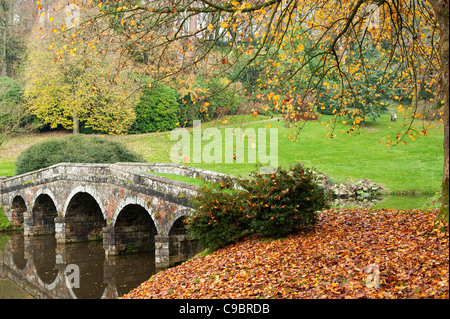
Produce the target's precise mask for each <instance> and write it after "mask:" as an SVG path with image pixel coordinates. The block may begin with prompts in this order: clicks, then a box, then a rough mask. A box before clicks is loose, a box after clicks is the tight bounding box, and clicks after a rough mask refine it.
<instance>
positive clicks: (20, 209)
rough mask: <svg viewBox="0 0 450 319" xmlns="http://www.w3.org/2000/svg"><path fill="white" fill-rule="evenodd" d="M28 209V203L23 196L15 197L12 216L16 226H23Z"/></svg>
mask: <svg viewBox="0 0 450 319" xmlns="http://www.w3.org/2000/svg"><path fill="white" fill-rule="evenodd" d="M26 211H27V205H26V204H25V200H24V199H23V198H22V196H19V195H18V196H16V197H14V199H13V201H12V205H11V218H12V223H13V226H14V227H15V228H18V227H20V226H23V221H24V213H25V212H26Z"/></svg>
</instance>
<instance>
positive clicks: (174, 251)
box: [167, 209, 198, 264]
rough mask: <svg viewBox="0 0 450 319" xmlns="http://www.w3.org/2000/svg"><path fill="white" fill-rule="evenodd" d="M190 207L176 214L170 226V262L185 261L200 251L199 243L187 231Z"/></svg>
mask: <svg viewBox="0 0 450 319" xmlns="http://www.w3.org/2000/svg"><path fill="white" fill-rule="evenodd" d="M189 212H190V210H189V209H182V210H179V211H177V212H176V214H174V216H173V218H172V220H171V222H170V225H168V226H170V228H168V233H167V234H168V237H169V263H170V264H177V263H179V262H182V261H185V260H187V259H189V258H191V257H192V256H194V255H195V254H196V253H197V252H198V243H197V241H196V240H194V239H192V238H190V237H189V236H188V234H187V231H186V224H185V220H186V217H187V216H188V215H189Z"/></svg>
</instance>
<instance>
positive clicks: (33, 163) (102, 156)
mask: <svg viewBox="0 0 450 319" xmlns="http://www.w3.org/2000/svg"><path fill="white" fill-rule="evenodd" d="M142 161H143V159H142V157H141V156H140V155H138V154H136V153H134V152H132V151H130V150H128V149H127V148H126V147H125V146H123V145H122V144H120V143H118V142H115V141H111V140H107V139H103V138H99V137H95V136H91V137H89V138H86V137H83V136H82V135H72V136H69V137H66V138H62V139H51V140H47V141H44V142H41V143H38V144H34V145H32V146H30V147H29V148H27V149H26V150H25V151H23V152H22V153H21V154H20V155H19V156H18V158H17V160H16V167H17V170H16V173H17V174H23V173H26V172H30V171H34V170H37V169H41V168H44V167H48V166H51V165H54V164H58V163H62V162H66V163H116V162H142Z"/></svg>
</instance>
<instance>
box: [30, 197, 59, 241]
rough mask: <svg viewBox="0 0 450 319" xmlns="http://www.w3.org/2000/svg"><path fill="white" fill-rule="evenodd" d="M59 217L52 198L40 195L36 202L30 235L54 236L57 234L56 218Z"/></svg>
mask: <svg viewBox="0 0 450 319" xmlns="http://www.w3.org/2000/svg"><path fill="white" fill-rule="evenodd" d="M57 216H58V211H57V210H56V206H55V203H54V202H53V200H52V198H51V197H50V196H49V195H47V194H40V195H39V196H38V197H37V198H36V201H35V202H34V206H33V210H32V217H33V222H32V230H31V231H30V234H33V235H44V234H53V233H54V232H55V217H57Z"/></svg>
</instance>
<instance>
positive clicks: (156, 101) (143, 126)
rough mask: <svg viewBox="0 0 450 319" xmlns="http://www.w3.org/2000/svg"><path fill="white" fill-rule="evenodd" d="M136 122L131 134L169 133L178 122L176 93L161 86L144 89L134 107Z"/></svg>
mask: <svg viewBox="0 0 450 319" xmlns="http://www.w3.org/2000/svg"><path fill="white" fill-rule="evenodd" d="M135 111H136V120H135V122H134V123H133V125H132V126H131V128H130V132H131V133H150V132H157V131H170V130H172V129H174V128H175V127H176V123H177V122H178V118H177V115H178V114H177V112H178V101H177V92H176V91H175V90H173V89H172V88H169V87H167V86H164V85H162V84H156V85H153V86H152V87H151V88H149V87H146V88H145V89H144V90H143V91H142V95H141V98H140V100H139V102H138V103H137V105H136V107H135Z"/></svg>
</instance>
